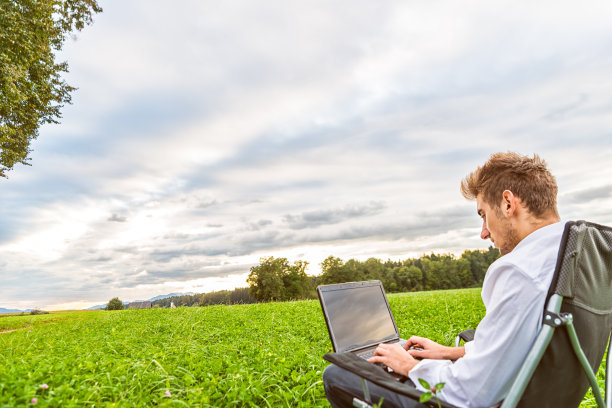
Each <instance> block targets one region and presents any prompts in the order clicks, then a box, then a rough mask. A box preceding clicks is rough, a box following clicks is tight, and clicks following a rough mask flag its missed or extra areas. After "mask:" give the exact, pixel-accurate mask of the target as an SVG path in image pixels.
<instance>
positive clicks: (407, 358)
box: [368, 343, 418, 376]
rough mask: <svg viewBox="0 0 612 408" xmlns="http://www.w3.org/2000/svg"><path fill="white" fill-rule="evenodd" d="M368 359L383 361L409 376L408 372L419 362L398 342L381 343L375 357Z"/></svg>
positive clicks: (375, 361)
mask: <svg viewBox="0 0 612 408" xmlns="http://www.w3.org/2000/svg"><path fill="white" fill-rule="evenodd" d="M368 361H369V362H370V363H383V364H384V365H386V366H387V367H391V369H392V370H393V371H395V372H396V373H398V374H402V375H404V376H408V372H409V371H410V370H412V368H413V367H414V366H415V365H417V364H418V361H417V360H415V359H414V358H413V357H412V356H411V355H410V353H407V352H406V350H404V348H403V347H402V346H400V345H399V344H398V343H394V344H384V343H383V344H379V345H378V347H377V348H376V350H375V351H374V357H372V358H370V359H369V360H368Z"/></svg>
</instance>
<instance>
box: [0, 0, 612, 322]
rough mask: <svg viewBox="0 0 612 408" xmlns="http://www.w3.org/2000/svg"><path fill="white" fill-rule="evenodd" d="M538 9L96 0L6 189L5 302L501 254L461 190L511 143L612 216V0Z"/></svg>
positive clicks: (138, 293)
mask: <svg viewBox="0 0 612 408" xmlns="http://www.w3.org/2000/svg"><path fill="white" fill-rule="evenodd" d="M523 3H525V4H523ZM523 3H521V2H518V3H517V2H512V1H499V2H489V1H468V2H454V1H448V0H434V1H419V0H413V1H391V0H390V1H385V0H382V1H376V2H373V1H361V0H351V1H337V0H331V1H330V0H326V1H316V0H315V1H303V0H296V1H284V0H266V1H257V2H254V1H244V0H232V1H223V2H219V1H209V0H193V1H191V0H184V1H180V2H162V1H158V0H147V1H144V0H143V1H137V0H134V1H129V2H125V1H119V0H100V5H101V6H102V7H103V9H104V12H103V13H100V14H98V15H96V16H95V18H94V20H95V21H94V24H93V25H91V26H89V27H86V28H85V29H84V30H83V31H82V32H79V33H77V34H76V36H74V38H70V39H68V40H67V42H66V44H65V46H64V49H63V51H62V52H61V53H60V54H59V55H58V60H60V61H64V60H65V61H67V62H68V64H69V66H70V72H69V73H68V74H66V75H65V79H66V81H67V82H68V83H69V84H71V85H73V86H75V87H77V88H78V90H76V91H75V92H74V94H73V103H72V104H71V105H66V106H65V107H64V108H63V110H62V112H63V118H62V119H61V124H57V125H53V124H49V125H44V126H43V127H42V128H41V130H40V136H39V137H38V139H37V140H35V141H34V142H33V143H32V145H31V148H32V153H31V159H32V160H31V164H32V165H31V166H18V167H16V168H15V169H14V170H13V171H11V172H9V173H8V176H9V178H8V179H0V197H1V200H0V307H4V308H17V309H27V308H42V309H45V310H62V309H81V308H86V307H90V306H93V305H99V304H105V303H106V302H107V301H108V300H109V299H111V298H113V297H115V296H118V297H119V298H120V299H122V300H124V301H131V300H137V299H147V298H150V297H153V296H156V295H160V294H166V293H171V292H183V293H184V292H195V293H203V292H210V291H214V290H222V289H233V288H235V287H245V286H247V283H246V277H247V276H248V273H249V270H250V268H251V267H252V266H254V265H257V264H258V263H259V260H260V259H261V258H262V257H268V256H274V257H284V258H287V259H288V260H289V262H291V263H292V262H295V261H298V260H303V261H307V262H309V266H308V269H307V272H308V273H309V274H313V275H316V274H319V273H320V264H321V262H322V261H323V260H324V259H325V258H327V257H328V256H336V257H339V258H342V259H343V260H348V259H351V258H354V259H359V260H365V259H367V258H370V257H375V258H379V259H382V260H387V259H392V260H403V259H408V258H412V257H419V256H421V255H422V254H426V253H431V252H435V253H451V254H455V255H460V254H461V253H462V252H463V251H464V250H465V249H485V248H487V247H488V246H489V245H490V242H488V241H483V240H481V239H480V238H479V233H480V226H481V222H480V219H479V218H478V216H477V215H476V209H475V203H474V202H470V201H467V200H465V199H464V198H463V197H462V195H461V193H460V189H459V185H460V182H461V180H462V179H463V178H464V177H465V176H466V175H467V174H469V173H470V172H471V171H473V170H475V169H476V167H477V166H478V165H481V164H482V163H484V162H485V161H486V160H487V159H488V157H489V156H490V155H491V154H492V153H495V152H500V151H516V152H519V153H522V154H528V155H532V154H539V155H540V156H541V157H542V158H544V159H545V160H546V162H547V163H548V165H549V168H550V170H551V172H552V173H553V174H554V175H555V177H556V179H557V183H558V185H559V197H558V201H559V211H560V215H561V217H562V219H563V220H570V219H587V220H589V221H593V222H598V223H602V224H612V212H611V211H610V208H611V206H612V165H611V160H610V158H611V157H612V75H610V73H611V72H612V3H611V2H609V1H607V0H595V1H590V0H587V1H585V2H581V3H580V4H578V3H576V2H574V1H567V0H561V1H548V0H543V1H538V2H523Z"/></svg>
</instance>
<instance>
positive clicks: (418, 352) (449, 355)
mask: <svg viewBox="0 0 612 408" xmlns="http://www.w3.org/2000/svg"><path fill="white" fill-rule="evenodd" d="M404 348H405V349H406V350H407V351H408V353H409V354H410V355H411V356H412V357H414V358H419V359H421V358H429V359H435V360H457V359H458V358H461V357H463V356H464V354H465V348H463V347H446V346H443V345H441V344H438V343H436V342H435V341H433V340H429V339H426V338H425V337H418V336H412V337H411V338H409V339H408V341H407V342H406V344H404Z"/></svg>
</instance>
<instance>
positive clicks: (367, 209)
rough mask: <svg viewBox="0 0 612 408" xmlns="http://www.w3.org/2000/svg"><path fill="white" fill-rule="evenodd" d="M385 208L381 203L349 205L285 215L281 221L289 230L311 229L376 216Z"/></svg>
mask: <svg viewBox="0 0 612 408" xmlns="http://www.w3.org/2000/svg"><path fill="white" fill-rule="evenodd" d="M384 208H385V204H384V203H382V202H372V203H369V204H363V205H358V204H356V205H349V206H346V207H344V208H336V209H327V210H315V211H307V212H304V213H302V214H298V215H291V214H287V215H285V216H284V217H283V221H285V222H286V223H287V224H289V227H290V228H291V229H304V228H313V227H316V226H319V225H330V224H337V223H339V222H342V221H345V220H348V219H353V218H360V217H366V216H370V215H376V214H378V213H380V212H381V211H382V210H383V209H384Z"/></svg>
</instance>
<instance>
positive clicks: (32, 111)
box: [0, 0, 102, 177]
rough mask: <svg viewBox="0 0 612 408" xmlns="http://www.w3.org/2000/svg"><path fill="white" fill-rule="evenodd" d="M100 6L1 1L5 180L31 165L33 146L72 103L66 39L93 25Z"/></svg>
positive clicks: (74, 0)
mask: <svg viewBox="0 0 612 408" xmlns="http://www.w3.org/2000/svg"><path fill="white" fill-rule="evenodd" d="M101 11H102V8H100V6H98V3H97V1H96V0H0V176H1V177H6V172H7V171H9V170H11V169H12V168H13V166H14V165H15V164H17V163H21V164H25V165H28V164H29V163H28V161H29V158H28V155H29V153H30V142H31V141H32V140H33V139H35V138H36V137H37V136H38V129H39V127H40V126H41V125H43V124H45V123H58V119H59V118H61V112H60V109H61V108H62V107H63V106H64V104H66V103H70V102H71V96H70V93H71V92H72V91H74V90H75V89H76V88H74V87H72V86H70V85H68V84H67V83H66V82H65V81H64V80H63V79H62V77H61V74H62V73H64V72H68V64H67V63H66V62H59V63H58V62H56V61H55V52H57V51H60V50H61V49H62V46H63V44H64V40H65V39H66V37H67V36H68V35H69V34H70V33H71V32H73V31H75V30H76V31H80V30H82V29H83V28H84V27H85V26H86V25H89V24H91V23H92V22H93V19H92V16H93V14H94V13H99V12H101Z"/></svg>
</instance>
